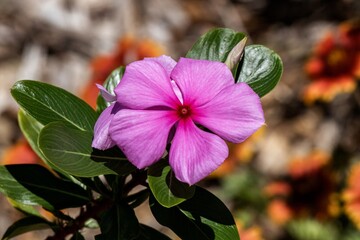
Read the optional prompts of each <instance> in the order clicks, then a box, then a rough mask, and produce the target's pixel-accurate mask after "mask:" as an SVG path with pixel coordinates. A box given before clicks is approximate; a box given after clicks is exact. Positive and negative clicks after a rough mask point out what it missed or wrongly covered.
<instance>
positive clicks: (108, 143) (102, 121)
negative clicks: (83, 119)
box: [91, 103, 120, 150]
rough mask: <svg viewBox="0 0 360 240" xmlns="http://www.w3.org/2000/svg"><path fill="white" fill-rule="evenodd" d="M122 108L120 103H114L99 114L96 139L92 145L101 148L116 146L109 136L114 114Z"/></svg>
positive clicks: (95, 131)
mask: <svg viewBox="0 0 360 240" xmlns="http://www.w3.org/2000/svg"><path fill="white" fill-rule="evenodd" d="M119 110H120V105H119V104H118V103H115V104H112V105H110V106H109V107H107V108H106V109H105V110H104V111H103V112H102V113H101V114H100V116H99V118H98V120H97V121H96V123H95V127H94V139H93V141H92V144H91V146H92V147H93V148H97V149H100V150H105V149H109V148H111V147H113V146H115V143H114V142H113V141H112V139H111V138H110V136H109V126H110V122H111V120H112V119H113V117H114V114H115V113H116V112H118V111H119Z"/></svg>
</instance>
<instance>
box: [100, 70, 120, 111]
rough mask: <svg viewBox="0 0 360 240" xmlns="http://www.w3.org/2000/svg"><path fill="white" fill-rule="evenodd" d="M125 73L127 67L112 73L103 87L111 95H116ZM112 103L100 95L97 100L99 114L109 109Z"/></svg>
mask: <svg viewBox="0 0 360 240" xmlns="http://www.w3.org/2000/svg"><path fill="white" fill-rule="evenodd" d="M124 72H125V67H119V68H116V69H115V70H114V71H112V72H111V74H110V75H109V77H108V78H107V79H106V81H105V82H104V84H103V86H104V87H105V88H106V90H108V92H109V93H111V94H113V95H115V92H114V90H115V88H116V86H117V85H118V84H119V82H120V80H121V78H122V77H123V75H124ZM110 105H111V103H109V102H107V101H105V100H104V98H103V97H102V96H101V95H99V96H98V98H97V104H96V110H97V111H98V112H102V111H103V110H104V109H105V108H107V107H109V106H110Z"/></svg>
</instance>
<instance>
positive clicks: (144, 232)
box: [136, 224, 170, 240]
mask: <svg viewBox="0 0 360 240" xmlns="http://www.w3.org/2000/svg"><path fill="white" fill-rule="evenodd" d="M140 229H141V233H140V236H139V237H138V238H136V240H155V239H156V240H170V238H169V237H168V236H166V235H164V234H162V233H161V232H159V231H157V230H155V229H154V228H152V227H149V226H147V225H144V224H140Z"/></svg>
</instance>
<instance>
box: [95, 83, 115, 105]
mask: <svg viewBox="0 0 360 240" xmlns="http://www.w3.org/2000/svg"><path fill="white" fill-rule="evenodd" d="M96 87H97V88H98V89H99V90H100V94H101V96H102V97H103V98H104V99H105V101H107V102H114V101H116V96H115V95H112V94H111V93H109V92H108V90H106V88H104V86H103V85H100V84H97V83H96Z"/></svg>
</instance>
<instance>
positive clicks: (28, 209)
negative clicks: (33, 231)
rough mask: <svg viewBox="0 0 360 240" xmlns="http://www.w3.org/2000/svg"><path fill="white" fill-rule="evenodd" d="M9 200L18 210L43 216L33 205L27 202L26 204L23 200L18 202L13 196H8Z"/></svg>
mask: <svg viewBox="0 0 360 240" xmlns="http://www.w3.org/2000/svg"><path fill="white" fill-rule="evenodd" d="M8 201H9V203H10V204H11V206H13V207H14V208H16V209H17V210H19V211H21V212H22V213H24V214H26V215H32V216H37V217H41V214H40V213H39V211H38V210H37V209H36V208H35V206H33V205H27V204H24V203H21V202H17V201H15V200H14V199H11V198H8Z"/></svg>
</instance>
